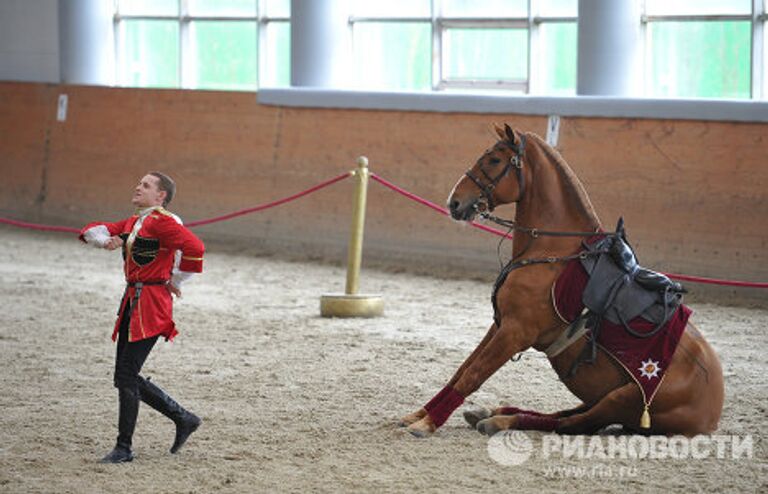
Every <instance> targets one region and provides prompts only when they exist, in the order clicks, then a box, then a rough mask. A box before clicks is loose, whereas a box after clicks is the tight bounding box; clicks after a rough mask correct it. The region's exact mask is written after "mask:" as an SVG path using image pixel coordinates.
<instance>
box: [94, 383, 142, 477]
mask: <svg viewBox="0 0 768 494" xmlns="http://www.w3.org/2000/svg"><path fill="white" fill-rule="evenodd" d="M117 392H118V395H119V397H120V415H119V418H118V420H117V431H118V436H117V444H116V445H115V447H114V449H113V450H112V451H110V452H109V454H107V455H106V456H105V457H104V458H102V459H101V463H123V462H126V461H132V460H133V452H132V451H131V440H132V438H133V431H134V429H136V418H137V417H138V415H139V396H138V389H136V388H133V389H131V388H118V390H117Z"/></svg>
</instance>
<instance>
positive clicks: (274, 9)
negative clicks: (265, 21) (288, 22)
mask: <svg viewBox="0 0 768 494" xmlns="http://www.w3.org/2000/svg"><path fill="white" fill-rule="evenodd" d="M266 2H267V5H266V7H265V8H266V12H262V14H263V15H266V16H269V17H290V16H291V0H266Z"/></svg>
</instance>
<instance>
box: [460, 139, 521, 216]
mask: <svg viewBox="0 0 768 494" xmlns="http://www.w3.org/2000/svg"><path fill="white" fill-rule="evenodd" d="M509 146H510V147H511V148H512V150H513V151H514V152H515V154H514V155H513V156H512V157H511V158H509V161H508V162H507V165H506V166H505V167H504V169H503V170H502V171H501V173H499V174H498V175H496V176H495V177H491V176H490V175H489V174H488V172H486V171H485V168H484V167H483V165H480V166H479V168H480V173H482V174H483V176H484V177H485V179H486V180H487V183H483V182H482V181H480V179H479V178H477V177H476V176H474V175H473V174H472V169H469V170H467V171H466V172H465V173H464V174H465V175H466V176H467V177H469V179H470V180H472V182H474V183H475V185H477V187H478V188H479V189H480V192H481V193H482V197H483V198H484V199H485V204H486V207H487V209H486V210H487V211H490V210H492V209H494V208H495V207H496V204H495V201H494V200H493V190H494V189H495V188H496V186H497V185H499V182H501V180H502V179H503V178H504V177H506V176H507V175H508V174H509V170H511V169H512V168H514V169H515V175H516V176H517V184H518V188H519V190H520V193H519V194H518V196H517V200H516V202H519V201H521V200H522V199H523V194H524V193H525V181H524V180H523V155H524V154H525V136H524V135H521V136H520V145H519V146H515V145H513V144H509ZM477 207H478V204H476V205H475V208H477Z"/></svg>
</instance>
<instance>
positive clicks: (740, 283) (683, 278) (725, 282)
mask: <svg viewBox="0 0 768 494" xmlns="http://www.w3.org/2000/svg"><path fill="white" fill-rule="evenodd" d="M371 180H374V181H376V182H378V183H380V184H381V185H383V186H385V187H387V188H389V189H391V190H394V191H395V192H397V193H398V194H401V195H403V196H405V197H407V198H408V199H410V200H412V201H414V202H417V203H419V204H423V205H424V206H427V207H429V208H431V209H434V210H435V211H437V212H438V213H440V214H442V215H445V216H447V215H448V214H449V213H448V210H447V209H445V208H443V207H441V206H438V205H437V204H435V203H433V202H430V201H428V200H426V199H424V198H421V197H419V196H417V195H416V194H413V193H411V192H408V191H407V190H405V189H403V188H401V187H398V186H397V185H395V184H393V183H392V182H389V181H387V180H385V179H383V178H381V177H380V176H378V175H376V174H375V173H371ZM470 225H472V226H474V227H475V228H479V229H480V230H484V231H487V232H490V233H493V234H494V235H499V236H507V237H511V235H507V234H506V233H505V232H502V231H500V230H496V229H495V228H490V227H488V226H485V225H480V224H477V223H474V222H472V223H470ZM663 274H666V275H667V276H669V277H670V278H673V279H676V280H681V281H690V282H693V283H707V284H711V285H725V286H738V287H749V288H768V283H763V282H757V281H755V282H751V281H732V280H718V279H715V278H703V277H700V276H688V275H684V274H673V273H663Z"/></svg>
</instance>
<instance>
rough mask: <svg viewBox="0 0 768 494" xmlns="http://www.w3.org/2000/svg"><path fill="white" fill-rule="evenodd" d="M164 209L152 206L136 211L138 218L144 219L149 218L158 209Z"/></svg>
mask: <svg viewBox="0 0 768 494" xmlns="http://www.w3.org/2000/svg"><path fill="white" fill-rule="evenodd" d="M162 208H163V207H162V206H150V207H148V208H144V209H137V210H136V216H138V217H139V218H144V217H145V216H147V215H148V214H149V213H151V212H152V211H157V210H158V209H162Z"/></svg>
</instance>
